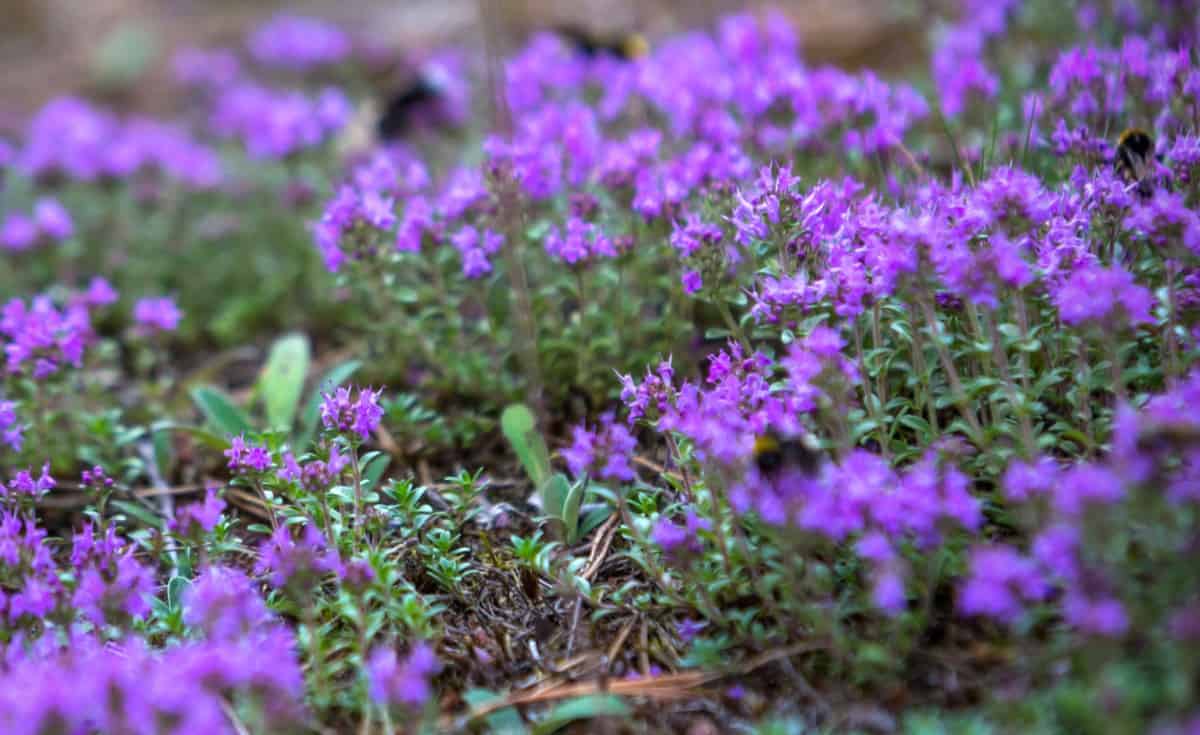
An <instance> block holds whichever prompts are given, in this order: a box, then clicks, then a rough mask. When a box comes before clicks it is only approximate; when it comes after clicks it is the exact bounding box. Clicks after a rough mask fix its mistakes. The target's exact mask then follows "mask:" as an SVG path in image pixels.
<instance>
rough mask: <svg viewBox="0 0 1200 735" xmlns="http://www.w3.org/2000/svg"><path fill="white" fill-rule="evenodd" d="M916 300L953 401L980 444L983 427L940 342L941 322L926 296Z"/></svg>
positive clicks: (949, 357)
mask: <svg viewBox="0 0 1200 735" xmlns="http://www.w3.org/2000/svg"><path fill="white" fill-rule="evenodd" d="M917 302H918V303H919V304H920V305H921V310H922V312H923V313H924V316H925V321H926V323H928V324H929V331H930V333H931V334H932V336H933V346H934V349H935V350H936V351H937V354H938V359H940V360H941V363H942V369H943V370H945V371H946V378H947V380H949V381H950V390H951V392H952V393H953V394H954V403H955V404H956V405H957V406H958V410H959V413H961V414H962V417H963V421H966V422H967V426H968V427H969V428H970V430H971V433H972V434H973V436H972V437H971V439H972V440H973V441H975V442H976V444H980V443H982V441H983V429H982V428H981V427H980V426H979V419H978V418H976V417H975V413H974V412H973V411H972V410H971V404H970V402H969V401H968V400H967V393H966V391H965V390H963V386H962V381H961V380H960V379H959V377H958V370H957V369H956V368H955V367H954V360H953V358H951V356H950V353H949V352H948V351H947V350H946V345H944V344H942V335H941V323H940V322H939V321H938V319H937V315H936V314H935V313H934V311H933V307H932V306H931V305H930V303H929V300H928V299H927V298H925V297H923V296H922V297H919V298H918V299H917Z"/></svg>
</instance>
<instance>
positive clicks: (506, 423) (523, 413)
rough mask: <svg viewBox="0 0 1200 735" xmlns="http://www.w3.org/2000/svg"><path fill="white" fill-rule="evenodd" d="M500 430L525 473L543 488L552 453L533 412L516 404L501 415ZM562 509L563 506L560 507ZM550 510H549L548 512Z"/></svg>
mask: <svg viewBox="0 0 1200 735" xmlns="http://www.w3.org/2000/svg"><path fill="white" fill-rule="evenodd" d="M500 430H501V431H502V432H504V436H505V438H506V439H508V443H509V444H511V445H512V448H513V451H514V452H516V454H517V458H518V459H519V460H521V466H523V467H524V468H525V473H526V474H527V475H529V479H530V480H532V481H533V485H534V487H541V486H542V484H543V483H545V482H546V478H548V477H549V476H550V452H549V451H548V450H547V449H546V441H545V440H544V439H543V438H542V435H541V433H540V432H539V431H538V430H537V420H536V419H535V418H534V416H533V411H530V410H529V407H527V406H525V405H524V404H520V403H514V404H512V405H510V406H509V407H508V408H505V409H504V412H503V413H502V414H500ZM559 507H560V508H561V505H560V506H559ZM548 511H549V509H547V512H548Z"/></svg>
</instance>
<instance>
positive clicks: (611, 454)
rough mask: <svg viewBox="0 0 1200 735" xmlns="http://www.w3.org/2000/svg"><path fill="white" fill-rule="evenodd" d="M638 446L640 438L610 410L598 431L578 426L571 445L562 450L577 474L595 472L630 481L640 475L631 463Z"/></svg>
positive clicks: (595, 473) (611, 478) (596, 475)
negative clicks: (618, 421)
mask: <svg viewBox="0 0 1200 735" xmlns="http://www.w3.org/2000/svg"><path fill="white" fill-rule="evenodd" d="M636 448H637V439H635V438H634V436H633V434H632V433H631V432H630V431H629V429H628V428H626V427H625V426H624V425H622V424H618V423H616V420H615V418H614V416H613V414H612V413H611V412H608V413H605V414H604V415H602V416H601V417H600V423H599V425H597V427H596V428H595V429H594V430H592V429H588V428H587V427H586V426H583V425H579V426H576V427H575V428H574V429H573V430H572V443H571V446H570V447H568V448H566V449H564V450H562V456H563V459H564V460H566V462H567V467H568V469H570V470H571V474H572V475H574V476H575V477H582V476H583V475H585V474H591V475H592V476H593V477H596V478H599V479H601V480H619V481H621V482H629V481H631V480H632V479H633V478H634V477H635V476H636V474H635V473H634V471H633V467H632V466H631V465H630V458H631V457H632V456H633V451H634V449H636Z"/></svg>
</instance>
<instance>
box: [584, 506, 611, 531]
mask: <svg viewBox="0 0 1200 735" xmlns="http://www.w3.org/2000/svg"><path fill="white" fill-rule="evenodd" d="M612 512H613V511H612V508H610V507H608V506H607V505H601V506H598V507H595V508H592V509H591V510H589V511H587V512H586V513H584V514H583V518H582V519H581V520H580V521H579V528H578V530H577V531H576V533H577V535H578V537H579V538H583V537H584V536H586V535H588V533H590V532H591V531H592V530H593V529H595V528H596V527H597V526H599V525H600V524H601V523H604V521H606V520H608V517H609V516H610V515H612Z"/></svg>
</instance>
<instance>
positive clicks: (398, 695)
mask: <svg viewBox="0 0 1200 735" xmlns="http://www.w3.org/2000/svg"><path fill="white" fill-rule="evenodd" d="M438 668H439V666H438V660H437V655H436V654H435V653H434V651H433V648H432V647H431V646H430V645H429V644H428V643H425V642H424V641H420V642H418V643H417V644H416V645H414V646H413V648H412V650H411V651H409V654H408V657H407V658H406V659H404V661H400V660H399V659H398V658H397V657H396V652H395V650H393V649H392V648H390V647H385V648H379V649H376V650H375V652H374V653H372V654H371V658H370V660H369V661H368V662H367V681H368V683H369V685H370V690H371V698H372V699H373V700H375V702H376V703H378V704H380V705H383V706H385V707H405V708H410V709H417V708H420V707H422V706H423V705H424V704H425V703H426V702H427V701H429V697H430V696H431V695H432V693H433V690H432V688H431V686H430V683H429V680H430V678H431V677H432V676H433V675H434V674H435V673H437V670H438Z"/></svg>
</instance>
